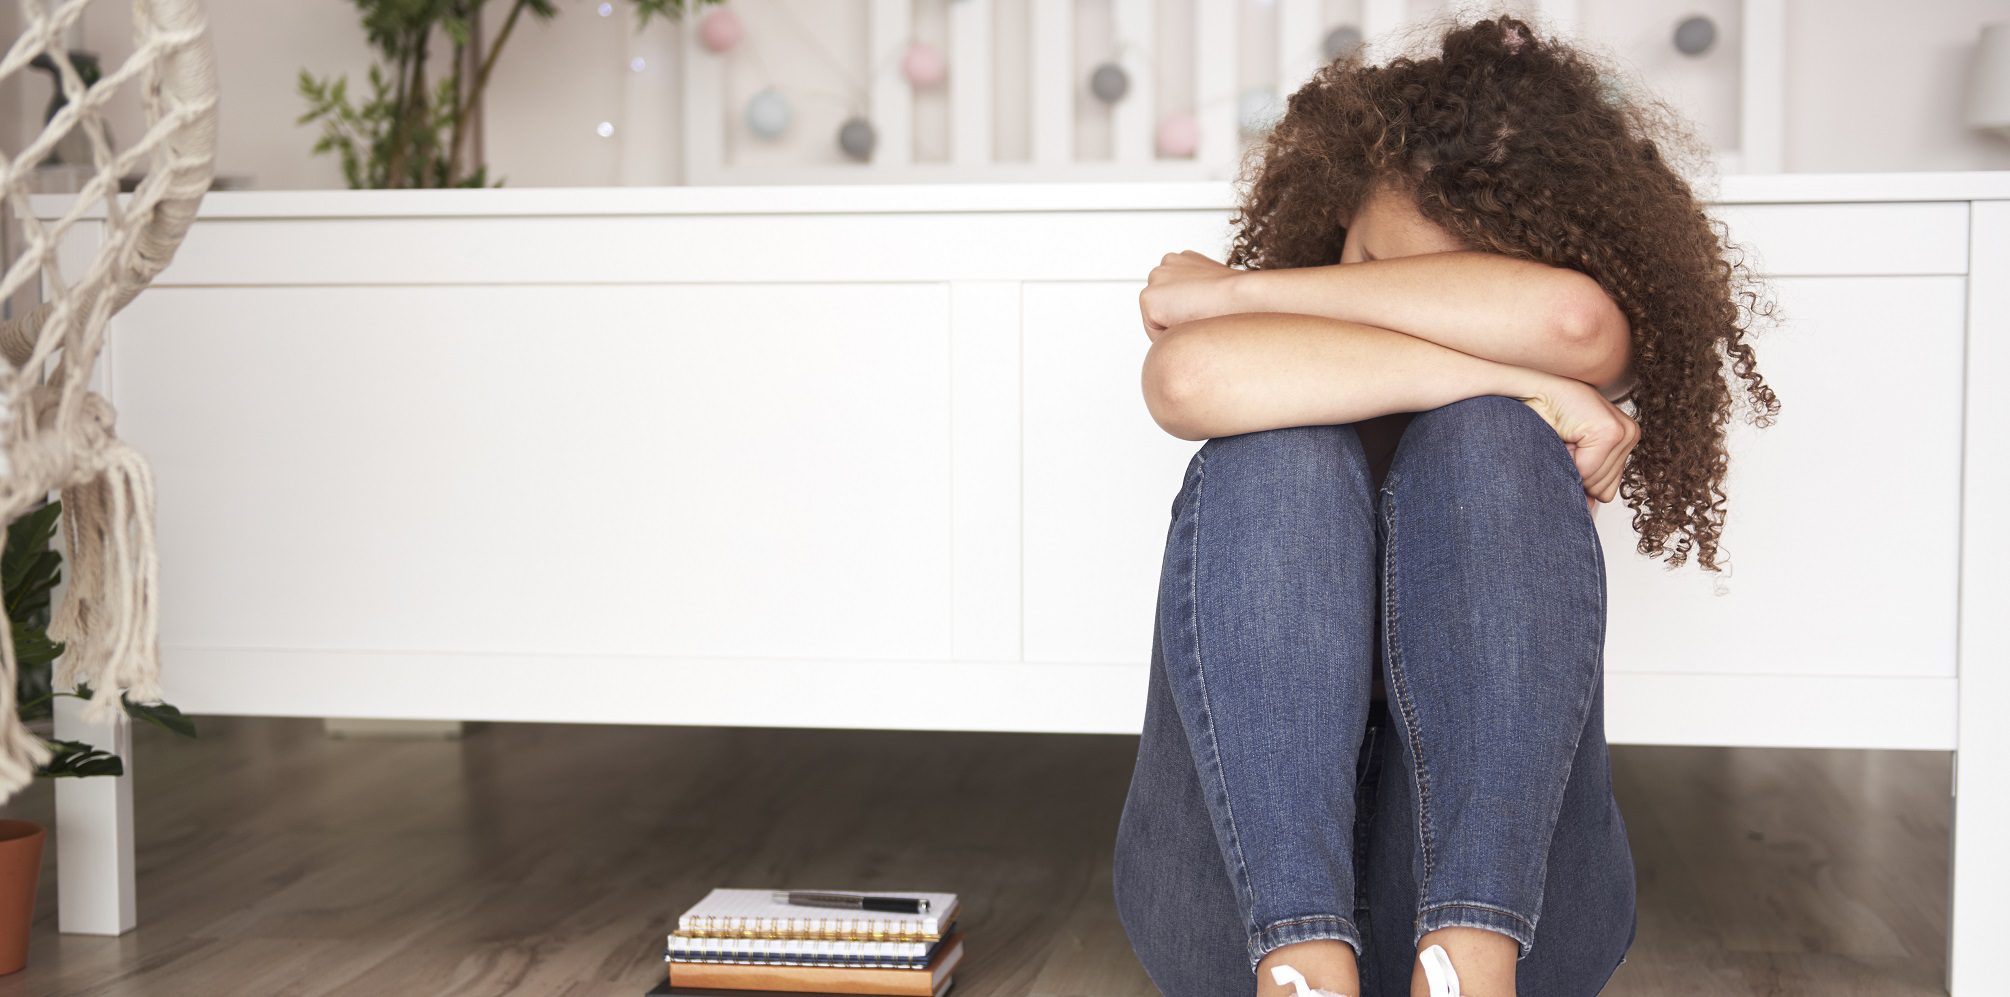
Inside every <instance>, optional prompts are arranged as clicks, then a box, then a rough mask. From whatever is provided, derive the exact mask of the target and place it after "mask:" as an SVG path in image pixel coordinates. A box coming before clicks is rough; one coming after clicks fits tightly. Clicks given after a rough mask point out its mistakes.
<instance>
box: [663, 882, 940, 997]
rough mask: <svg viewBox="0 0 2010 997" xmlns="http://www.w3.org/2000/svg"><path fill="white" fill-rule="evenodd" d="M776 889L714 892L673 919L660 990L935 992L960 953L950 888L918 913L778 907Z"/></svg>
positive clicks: (921, 996)
mask: <svg viewBox="0 0 2010 997" xmlns="http://www.w3.org/2000/svg"><path fill="white" fill-rule="evenodd" d="M774 893H775V891H773V890H761V889H727V888H720V889H715V890H713V891H712V892H710V893H708V894H706V895H705V897H704V899H702V900H700V901H698V902H697V903H695V904H692V905H691V907H690V909H688V910H686V911H685V912H684V913H683V914H680V915H678V917H677V930H676V931H673V932H671V933H670V944H669V948H668V950H667V951H665V952H664V953H663V958H664V961H665V962H668V963H669V964H670V973H669V979H668V980H667V983H666V985H667V987H668V992H669V993H673V994H675V993H681V992H685V991H686V990H688V989H692V988H709V989H715V990H767V991H786V992H794V993H820V994H894V995H912V997H941V995H942V994H944V993H945V992H947V991H948V990H949V987H950V985H951V983H953V982H954V981H953V980H952V978H951V977H950V975H949V974H950V971H951V970H953V969H955V968H956V964H957V963H958V962H960V961H962V958H963V931H962V929H961V927H960V926H959V925H958V924H957V923H956V919H957V914H958V913H959V911H958V908H957V903H956V894H954V893H926V892H909V893H900V892H866V893H865V894H864V895H865V896H869V897H919V898H923V899H926V900H927V901H928V909H927V910H926V911H925V912H923V913H918V914H909V913H888V912H884V911H875V910H854V909H845V908H836V907H812V906H804V905H800V904H789V903H782V902H779V901H777V900H776V899H775V897H774Z"/></svg>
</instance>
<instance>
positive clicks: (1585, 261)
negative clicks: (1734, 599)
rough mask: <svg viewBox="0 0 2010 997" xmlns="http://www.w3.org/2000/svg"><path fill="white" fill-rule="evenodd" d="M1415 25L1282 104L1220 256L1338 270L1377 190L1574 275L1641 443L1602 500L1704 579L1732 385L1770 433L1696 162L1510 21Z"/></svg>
mask: <svg viewBox="0 0 2010 997" xmlns="http://www.w3.org/2000/svg"><path fill="white" fill-rule="evenodd" d="M1433 30H1434V32H1435V35H1436V37H1435V38H1434V39H1432V40H1433V41H1435V42H1436V48H1437V49H1438V51H1437V52H1435V53H1431V54H1427V55H1417V56H1413V55H1398V56H1395V57H1393V58H1391V59H1389V60H1387V61H1386V62H1385V63H1383V64H1381V65H1370V64H1367V63H1366V62H1365V61H1364V59H1363V56H1362V55H1361V54H1360V53H1359V52H1358V51H1357V52H1355V53H1353V54H1349V55H1345V56H1342V57H1340V58H1338V59H1335V60H1334V61H1333V62H1331V63H1329V64H1327V65H1326V66H1325V67H1323V68H1321V69H1320V70H1319V71H1318V72H1317V73H1315V74H1314V75H1313V76H1312V78H1311V79H1310V80H1309V81H1308V82H1306V84H1305V85H1304V86H1302V87H1300V88H1299V89H1298V90H1297V91H1296V92H1295V93H1293V94H1292V95H1291V97H1290V100H1289V102H1288V104H1287V106H1286V111H1285V114H1284V116H1283V117H1282V118H1281V119H1280V120H1279V121H1278V123H1277V124H1276V125H1275V127H1274V128H1273V129H1272V130H1271V132H1270V134H1269V137H1268V139H1267V140H1266V141H1265V142H1264V143H1262V144H1261V145H1260V146H1259V147H1258V148H1256V149H1254V150H1252V157H1251V159H1250V160H1249V161H1248V163H1247V164H1246V166H1245V168H1244V172H1243V177H1242V179H1241V181H1240V183H1241V184H1242V185H1244V186H1245V188H1246V189H1245V191H1244V194H1243V197H1242V201H1241V204H1240V206H1239V208H1238V210H1237V212H1236V215H1235V227H1236V233H1235V237H1234V242H1233V245H1232V248H1231V249H1230V251H1229V255H1228V262H1229V264H1230V265H1231V266H1238V267H1249V268H1255V269H1264V268H1282V267H1302V266H1321V265H1326V264H1331V263H1336V262H1338V261H1339V259H1340V251H1341V247H1342V246H1343V245H1344V244H1345V242H1346V238H1347V230H1346V228H1345V227H1344V220H1345V219H1347V218H1351V217H1352V215H1353V212H1354V210H1355V208H1357V207H1358V206H1359V205H1360V204H1361V203H1362V201H1363V199H1364V198H1365V197H1366V196H1367V195H1368V194H1369V192H1370V191H1371V190H1372V189H1373V188H1374V187H1375V186H1377V185H1378V184H1383V183H1388V184H1391V185H1393V186H1394V187H1395V188H1396V189H1397V190H1400V191H1403V192H1406V193H1408V194H1410V195H1412V196H1413V197H1414V199H1415V201H1416V205H1417V208H1418V209H1419V211H1420V212H1421V213H1422V214H1423V215H1424V217H1426V218H1429V219H1430V220H1431V221H1433V222H1436V223H1437V224H1438V225H1440V226H1442V227H1443V228H1445V229H1446V230H1447V231H1449V232H1450V233H1452V234H1453V235H1454V236H1456V237H1458V238H1459V239H1461V240H1462V241H1464V242H1465V243H1466V244H1467V245H1468V246H1470V247H1471V248H1473V249H1476V250H1483V251H1491V252H1496V253H1502V254H1505V255H1508V256H1512V257H1517V258H1521V259H1529V260H1536V261H1540V262H1542V263H1545V264H1549V265H1551V266H1557V267H1568V268H1570V269H1574V270H1579V271H1582V272H1583V273H1585V274H1588V275H1589V276H1591V277H1592V278H1593V279H1595V280H1597V281H1598V283H1599V284H1600V285H1601V286H1602V287H1603V288H1604V289H1605V291H1606V293H1607V294H1609V295H1611V296H1612V298H1613V299H1614V300H1615V301H1616V302H1618V304H1619V307H1620V308H1621V309H1622V310H1623V311H1624V313H1625V315H1626V318H1627V320H1628V322H1629V323H1631V325H1632V354H1633V363H1632V367H1633V373H1634V375H1635V381H1634V383H1633V388H1632V390H1631V392H1630V393H1629V395H1628V397H1627V398H1626V399H1622V402H1630V403H1631V405H1632V411H1631V412H1629V414H1630V415H1631V416H1632V417H1633V419H1634V420H1635V421H1636V422H1637V423H1638V424H1639V426H1640V441H1639V443H1638V444H1637V445H1636V446H1635V447H1634V450H1633V453H1632V455H1631V458H1630V460H1629V461H1628V462H1627V465H1626V469H1625V472H1624V476H1623V478H1622V480H1621V483H1620V494H1621V495H1624V496H1625V498H1626V502H1627V504H1628V505H1629V506H1631V507H1632V509H1633V528H1634V529H1635V530H1636V531H1638V533H1639V535H1640V540H1639V551H1640V553H1642V554H1645V555H1648V556H1649V557H1655V556H1663V555H1665V556H1666V557H1667V559H1668V566H1669V567H1671V568H1673V567H1675V566H1678V565H1680V564H1682V563H1683V562H1684V560H1685V559H1687V558H1688V557H1689V556H1690V555H1691V554H1692V553H1693V554H1694V556H1695V558H1696V563H1697V564H1698V565H1700V566H1701V567H1702V568H1704V569H1706V570H1710V571H1718V570H1721V569H1720V568H1719V566H1718V556H1717V555H1718V550H1717V543H1718V537H1719V534H1720V532H1721V531H1722V528H1723V522H1724V498H1725V496H1724V491H1723V484H1724V475H1725V471H1726V470H1727V468H1728V466H1729V459H1728V456H1727V454H1726V452H1725V448H1724V430H1725V424H1726V421H1727V419H1728V417H1729V415H1730V411H1731V408H1732V401H1733V397H1732V396H1733V392H1732V390H1731V386H1732V383H1733V379H1734V378H1735V379H1737V380H1741V381H1742V382H1743V383H1742V388H1743V393H1744V394H1745V396H1746V397H1747V398H1748V399H1749V401H1750V403H1751V405H1752V409H1753V415H1752V417H1751V420H1750V421H1752V422H1754V423H1755V424H1757V425H1760V426H1765V425H1769V424H1771V422H1772V418H1773V416H1775V415H1776V414H1777V413H1778V412H1779V400H1778V399H1777V398H1776V397H1774V395H1773V390H1772V388H1770V387H1768V386H1767V384H1766V382H1765V380H1764V379H1763V378H1762V377H1760V375H1759V371H1758V367H1757V361H1756V359H1755V358H1754V357H1753V353H1752V347H1751V345H1750V344H1749V343H1748V342H1747V341H1746V340H1747V334H1748V333H1750V332H1752V331H1753V322H1754V320H1756V319H1758V318H1762V317H1771V316H1773V315H1774V313H1775V312H1776V310H1777V306H1776V305H1775V303H1774V302H1773V301H1772V299H1771V294H1770V291H1769V289H1768V288H1767V287H1766V286H1765V284H1764V283H1763V282H1761V281H1760V280H1759V278H1758V277H1757V275H1756V274H1755V273H1754V272H1753V271H1752V270H1751V268H1750V267H1748V266H1747V265H1746V263H1745V261H1744V253H1743V252H1742V250H1741V249H1739V247H1737V246H1735V245H1734V244H1732V243H1731V242H1730V241H1729V239H1728V238H1727V234H1726V230H1725V227H1724V224H1723V223H1722V222H1721V221H1718V220H1716V219H1713V218H1711V217H1710V216H1708V215H1707V214H1705V212H1704V209H1703V203H1702V202H1701V201H1700V200H1699V199H1698V198H1697V196H1696V194H1695V193H1694V192H1692V190H1691V188H1690V184H1689V183H1688V182H1687V181H1686V180H1685V179H1684V178H1683V177H1682V176H1681V175H1680V174H1679V172H1678V168H1677V162H1675V161H1671V158H1672V159H1674V160H1680V159H1683V158H1687V157H1692V156H1693V158H1694V159H1695V160H1697V161H1699V162H1703V163H1707V162H1708V156H1707V153H1703V154H1700V155H1697V154H1696V153H1695V150H1698V149H1701V148H1702V144H1701V143H1700V142H1699V141H1698V140H1697V139H1696V138H1695V136H1694V133H1693V131H1692V130H1691V129H1690V127H1689V126H1688V125H1687V123H1686V122H1685V121H1684V120H1683V119H1682V117H1681V116H1680V115H1679V114H1677V113H1675V112H1674V111H1673V110H1672V109H1670V108H1669V106H1668V105H1667V104H1666V103H1664V102H1662V101H1660V100H1658V99H1656V98H1654V97H1652V96H1651V95H1649V94H1648V93H1647V92H1646V91H1645V89H1644V88H1640V87H1637V86H1621V85H1618V83H1617V81H1618V80H1619V79H1620V77H1619V74H1618V73H1617V72H1616V71H1614V70H1612V69H1610V68H1607V67H1606V66H1605V65H1603V63H1602V60H1601V59H1600V58H1598V57H1596V56H1595V55H1593V54H1592V53H1590V52H1588V51H1586V50H1585V49H1583V48H1581V47H1576V46H1572V45H1569V44H1566V43H1563V42H1560V41H1558V40H1556V39H1554V38H1545V37H1540V36H1538V35H1537V34H1536V33H1535V32H1534V31H1533V30H1531V28H1530V27H1529V25H1528V24H1527V23H1525V22H1524V21H1522V20H1520V19H1517V18H1515V17H1512V16H1505V15H1503V16H1497V17H1490V18H1487V19H1483V20H1479V21H1476V22H1474V23H1470V24H1465V23H1458V22H1457V21H1456V20H1454V21H1453V22H1452V23H1451V25H1450V26H1449V27H1443V28H1436V27H1435V26H1434V27H1433ZM1657 141H1658V143H1659V144H1657ZM1671 153H1674V154H1675V155H1674V156H1673V157H1671V155H1670V154H1671Z"/></svg>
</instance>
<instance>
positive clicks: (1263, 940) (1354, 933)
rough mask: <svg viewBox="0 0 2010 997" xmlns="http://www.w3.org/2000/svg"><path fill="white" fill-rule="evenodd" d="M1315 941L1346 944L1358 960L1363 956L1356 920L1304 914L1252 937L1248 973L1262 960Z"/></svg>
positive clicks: (1337, 916)
mask: <svg viewBox="0 0 2010 997" xmlns="http://www.w3.org/2000/svg"><path fill="white" fill-rule="evenodd" d="M1315 939H1331V940H1333V941H1338V942H1345V943H1346V944H1347V947H1348V948H1350V949H1353V950H1354V957H1355V958H1356V959H1359V958H1360V957H1361V956H1362V955H1363V954H1364V951H1365V950H1364V947H1363V945H1362V943H1361V929H1360V927H1359V926H1358V925H1356V924H1355V923H1354V919H1353V918H1350V917H1347V916H1345V915H1342V914H1301V915H1298V916H1296V917H1287V918H1281V919H1279V920H1276V921H1272V922H1270V923H1269V924H1265V925H1262V926H1260V927H1258V928H1257V929H1256V930H1254V931H1251V932H1250V934H1249V946H1248V954H1249V969H1250V972H1252V973H1253V972H1255V971H1256V967H1257V966H1258V965H1259V964H1261V963H1262V962H1263V957H1264V956H1266V955H1269V954H1270V953H1271V952H1273V951H1275V950H1277V949H1280V948H1283V947H1284V946H1286V945H1291V944H1295V943H1297V942H1306V941H1312V940H1315Z"/></svg>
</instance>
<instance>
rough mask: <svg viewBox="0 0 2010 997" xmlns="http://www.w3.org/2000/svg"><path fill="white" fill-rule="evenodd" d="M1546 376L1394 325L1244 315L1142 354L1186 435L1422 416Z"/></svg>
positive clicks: (1158, 407) (1526, 393)
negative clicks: (1395, 414) (1392, 415)
mask: <svg viewBox="0 0 2010 997" xmlns="http://www.w3.org/2000/svg"><path fill="white" fill-rule="evenodd" d="M1555 376H1556V375H1551V374H1547V373H1545V372H1543V371H1541V370H1536V369H1531V368H1527V367H1521V366H1517V365H1514V364H1507V363H1502V362H1500V361H1496V360H1489V359H1486V358H1484V357H1477V356H1473V355H1471V354H1468V353H1462V352H1460V351H1458V350H1455V349H1452V348H1450V347H1446V346H1441V345H1439V344H1437V343H1433V342H1431V341H1429V340H1426V339H1421V338H1418V337H1416V336H1411V335H1407V334H1405V333H1401V332H1397V331H1395V330H1392V329H1386V328H1382V327H1379V326H1373V325H1366V324H1363V323H1360V322H1350V321H1345V320H1341V319H1332V318H1322V317H1319V316H1313V315H1300V314H1278V313H1243V314H1235V315H1222V316H1218V317H1215V318H1209V319H1201V320H1198V321H1194V322H1187V323H1182V324H1180V325H1177V326H1174V327H1172V328H1170V329H1168V330H1166V331H1165V332H1164V333H1162V334H1160V336H1159V337H1158V339H1157V340H1156V341H1155V342H1153V344H1152V347H1151V349H1150V350H1149V351H1148V352H1147V353H1146V354H1145V363H1144V371H1143V376H1142V380H1143V387H1144V394H1145V406H1146V408H1148V409H1149V410H1150V411H1151V414H1152V418H1153V419H1154V420H1155V421H1156V422H1157V423H1158V424H1159V426H1160V427H1161V428H1163V429H1164V430H1165V431H1166V432H1168V433H1171V434H1172V435H1174V436H1177V437H1179V438H1181V439H1185V440H1204V439H1209V438H1212V437H1216V436H1234V435H1237V434H1240V433H1252V432H1256V431H1258V430H1264V429H1281V428H1284V427H1286V426H1316V425H1328V424H1333V423H1346V422H1358V421H1360V420H1362V419H1367V418H1372V417H1374V416H1378V415H1387V414H1389V413H1392V412H1421V411H1425V410H1427V409H1432V408H1436V407H1438V406H1440V405H1448V404H1450V403H1452V402H1455V401H1459V400H1461V399H1465V398H1473V397H1476V396H1479V395H1490V394H1499V395H1511V396H1514V397H1522V398H1525V397H1532V396H1534V395H1536V394H1538V393H1540V392H1541V391H1542V390H1543V388H1544V386H1545V383H1546V382H1545V379H1553V378H1554V377H1555Z"/></svg>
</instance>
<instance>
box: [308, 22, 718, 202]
mask: <svg viewBox="0 0 2010 997" xmlns="http://www.w3.org/2000/svg"><path fill="white" fill-rule="evenodd" d="M488 2H489V0H355V3H356V7H357V10H358V12H359V13H360V14H361V15H362V18H363V32H364V34H365V35H366V36H367V37H368V38H369V41H370V47H371V48H374V49H376V52H377V55H376V61H375V62H373V63H371V65H370V74H369V81H370V95H369V96H368V97H367V98H364V99H363V101H362V103H360V104H357V103H355V102H352V101H351V100H350V98H349V80H348V77H346V76H331V77H328V78H325V79H317V78H315V77H314V75H313V74H311V73H309V72H308V71H307V70H305V69H302V70H301V71H300V80H299V89H300V95H301V96H302V97H305V98H306V99H307V104H308V109H307V111H306V112H305V113H303V114H301V115H300V120H299V122H298V123H299V124H303V125H304V124H308V123H310V122H316V121H318V122H320V123H321V137H320V138H319V139H318V140H316V141H315V143H314V153H315V154H316V155H320V154H322V153H330V152H332V153H334V154H336V155H337V156H338V157H340V159H341V162H342V175H343V177H344V179H346V180H347V181H348V183H349V186H350V187H351V188H378V187H486V186H488V164H487V163H485V162H483V158H484V157H483V155H482V151H481V148H480V141H479V139H478V138H474V137H473V133H474V132H475V131H476V130H477V129H478V127H479V126H478V125H477V124H476V122H478V121H479V120H480V115H481V107H482V95H483V93H484V92H486V91H487V89H488V84H489V77H490V75H491V74H492V73H493V72H494V71H495V67H496V58H497V57H498V56H500V55H501V54H502V50H503V45H504V44H506V43H507V42H508V41H509V40H510V36H511V34H512V33H514V32H515V30H516V27H517V24H518V23H519V22H520V21H522V20H523V17H524V15H525V14H528V15H530V16H531V17H532V18H533V19H536V20H539V21H549V20H551V19H552V18H553V17H556V16H558V4H557V2H556V0H505V4H504V5H505V6H506V7H508V9H509V12H508V13H507V14H505V15H503V21H502V27H501V28H499V29H498V30H497V31H496V33H495V37H494V39H493V40H487V41H486V42H485V40H484V39H483V38H482V32H481V14H482V10H483V8H485V7H487V6H488ZM628 2H629V3H630V4H632V5H633V6H634V7H635V12H636V15H637V22H636V27H637V29H638V30H640V29H641V28H643V27H646V26H648V24H649V19H650V18H651V17H652V16H655V15H662V16H663V17H664V18H666V19H675V18H678V17H681V16H683V14H684V12H685V11H686V9H694V8H697V7H702V6H704V5H705V4H708V3H718V2H719V0H628ZM436 37H438V38H444V39H446V42H447V48H448V50H447V51H446V52H441V53H435V51H434V49H435V42H436ZM435 55H438V56H440V59H439V62H438V64H437V65H431V66H430V67H429V62H430V60H431V59H432V58H433V57H434V56H435ZM429 72H430V73H432V74H434V75H431V76H429V75H428V73H429ZM435 77H436V78H435ZM497 185H498V186H500V181H498V184H497Z"/></svg>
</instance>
